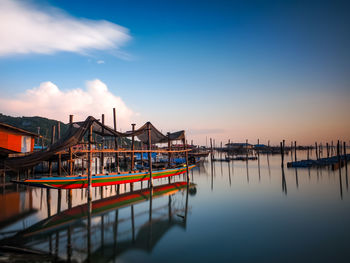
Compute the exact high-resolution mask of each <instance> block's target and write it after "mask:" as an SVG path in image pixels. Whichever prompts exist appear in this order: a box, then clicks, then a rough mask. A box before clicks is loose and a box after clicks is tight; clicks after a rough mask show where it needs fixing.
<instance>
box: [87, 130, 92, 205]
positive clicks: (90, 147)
mask: <svg viewBox="0 0 350 263" xmlns="http://www.w3.org/2000/svg"><path fill="white" fill-rule="evenodd" d="M88 146H89V154H88V156H89V157H88V201H91V191H92V189H91V180H92V167H91V162H92V151H91V150H92V125H91V126H90V128H89V144H88Z"/></svg>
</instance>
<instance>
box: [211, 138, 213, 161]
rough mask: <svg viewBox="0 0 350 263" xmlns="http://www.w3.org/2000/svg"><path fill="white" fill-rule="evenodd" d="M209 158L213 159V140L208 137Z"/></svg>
mask: <svg viewBox="0 0 350 263" xmlns="http://www.w3.org/2000/svg"><path fill="white" fill-rule="evenodd" d="M210 159H211V161H213V140H212V139H211V138H210Z"/></svg>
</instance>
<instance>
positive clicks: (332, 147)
mask: <svg viewBox="0 0 350 263" xmlns="http://www.w3.org/2000/svg"><path fill="white" fill-rule="evenodd" d="M333 150H334V146H333V141H331V156H333V154H334V152H333Z"/></svg>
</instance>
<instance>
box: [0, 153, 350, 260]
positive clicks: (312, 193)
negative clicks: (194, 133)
mask: <svg viewBox="0 0 350 263" xmlns="http://www.w3.org/2000/svg"><path fill="white" fill-rule="evenodd" d="M305 154H306V153H305V152H303V151H299V152H298V159H302V158H303V157H305ZM217 157H218V156H217ZM285 159H286V161H290V160H291V155H287V156H286V157H285ZM347 177H348V176H347V167H343V168H342V169H341V170H340V171H339V170H335V171H333V170H331V169H330V168H328V167H326V168H322V169H320V168H319V169H317V168H312V169H307V168H306V169H305V168H304V169H300V168H299V169H295V168H284V169H283V170H282V169H281V160H280V156H279V155H262V154H261V155H260V156H259V160H257V161H249V162H245V161H231V162H229V163H227V162H222V163H220V162H214V163H210V162H208V161H207V162H204V163H203V164H202V165H200V166H199V167H197V168H195V169H194V170H192V171H191V172H190V179H191V183H190V184H189V185H187V184H186V183H179V182H184V177H183V176H177V177H176V178H173V179H172V180H171V182H170V183H169V181H168V179H162V180H159V181H156V182H155V184H156V185H157V186H160V187H158V188H157V187H156V188H155V189H154V190H153V193H152V192H150V191H149V189H147V186H146V183H144V184H143V186H142V189H141V185H140V184H135V186H134V192H132V193H130V188H129V185H126V186H122V187H121V188H120V194H119V195H117V194H116V190H117V189H116V188H115V187H114V186H111V187H103V188H100V187H98V188H94V192H93V203H92V204H87V202H86V191H85V190H73V191H72V199H71V202H70V201H69V200H70V199H69V196H68V192H67V191H66V190H62V191H61V193H59V191H57V190H46V189H41V188H24V189H22V188H21V189H19V192H10V191H9V190H8V191H5V193H4V194H2V195H0V198H1V204H2V207H1V211H2V213H3V216H2V219H3V220H2V223H1V227H2V228H1V230H0V233H1V235H0V239H1V240H0V243H1V245H13V246H15V245H16V246H20V247H23V248H27V249H31V250H33V251H40V252H42V253H45V254H47V255H51V258H50V259H56V260H67V261H69V260H70V261H78V262H81V261H87V260H90V261H93V262H111V261H113V262H166V261H167V262H180V261H181V262H198V261H202V262H213V261H218V260H219V261H221V262H233V261H236V262H257V261H259V262H349V252H348V251H349V244H350V231H349V222H350V210H349V208H350V194H349V190H348V178H347ZM194 184H195V185H194ZM152 194H153V195H152ZM59 197H60V198H59ZM59 200H61V201H59ZM4 215H5V216H4ZM6 218H7V219H8V218H15V219H13V220H11V221H8V220H7V221H6V220H5V219H6ZM42 258H43V257H42Z"/></svg>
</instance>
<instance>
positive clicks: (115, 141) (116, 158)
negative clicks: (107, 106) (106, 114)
mask: <svg viewBox="0 0 350 263" xmlns="http://www.w3.org/2000/svg"><path fill="white" fill-rule="evenodd" d="M113 125H114V131H117V115H116V112H115V108H113ZM114 144H115V149H116V150H118V149H119V146H118V139H117V137H115V138H114ZM115 165H116V167H117V172H118V173H119V154H118V153H116V154H115Z"/></svg>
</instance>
